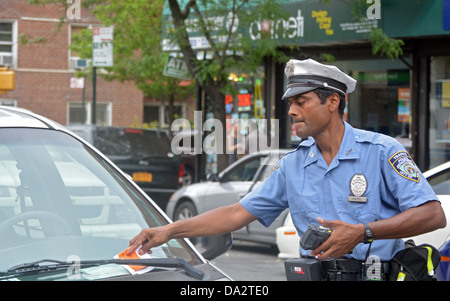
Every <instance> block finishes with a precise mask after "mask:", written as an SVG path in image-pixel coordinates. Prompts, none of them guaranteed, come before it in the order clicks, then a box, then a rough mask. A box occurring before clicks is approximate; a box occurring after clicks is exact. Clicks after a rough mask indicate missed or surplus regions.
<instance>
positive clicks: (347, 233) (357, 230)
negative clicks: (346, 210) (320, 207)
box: [311, 217, 364, 259]
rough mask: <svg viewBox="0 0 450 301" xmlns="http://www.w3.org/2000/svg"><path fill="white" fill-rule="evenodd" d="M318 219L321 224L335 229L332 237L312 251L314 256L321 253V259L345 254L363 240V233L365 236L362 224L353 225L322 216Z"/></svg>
mask: <svg viewBox="0 0 450 301" xmlns="http://www.w3.org/2000/svg"><path fill="white" fill-rule="evenodd" d="M318 221H319V223H320V224H321V225H323V226H325V227H328V228H332V229H333V233H332V234H331V235H330V237H329V238H328V239H327V240H326V241H325V242H324V243H323V244H322V245H320V246H319V247H318V248H317V249H315V250H314V251H312V252H311V255H312V256H316V255H319V256H320V257H319V258H320V259H327V258H337V257H339V256H342V255H345V254H347V253H349V252H350V251H351V250H353V248H354V247H355V246H356V245H357V244H358V243H360V242H361V235H362V237H364V227H363V226H362V225H361V224H359V225H352V224H349V223H345V222H342V221H338V220H336V221H327V220H324V219H322V218H320V217H319V218H318ZM322 252H323V253H322Z"/></svg>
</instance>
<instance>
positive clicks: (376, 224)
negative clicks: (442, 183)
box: [312, 143, 447, 258]
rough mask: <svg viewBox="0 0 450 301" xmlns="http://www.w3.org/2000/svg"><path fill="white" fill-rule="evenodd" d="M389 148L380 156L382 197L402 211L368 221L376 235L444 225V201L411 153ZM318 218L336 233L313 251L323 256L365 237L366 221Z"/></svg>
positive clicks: (420, 231) (415, 232)
mask: <svg viewBox="0 0 450 301" xmlns="http://www.w3.org/2000/svg"><path fill="white" fill-rule="evenodd" d="M386 149H388V150H387V151H386V157H384V158H380V159H382V161H384V164H382V170H381V171H380V172H381V173H382V175H383V178H384V183H386V187H383V189H382V190H383V193H384V195H381V198H382V199H383V200H384V202H388V206H389V207H390V208H394V207H396V208H398V212H399V213H398V214H396V215H394V216H391V217H388V218H384V219H379V220H377V221H373V222H369V223H368V225H369V227H370V229H371V231H372V234H373V236H374V238H375V239H397V238H405V237H411V236H416V235H420V234H423V233H426V232H430V231H434V230H436V229H439V228H444V227H445V226H446V224H447V221H446V218H445V214H444V211H443V209H442V207H441V204H440V202H439V201H438V199H437V196H436V194H435V193H434V191H433V189H432V188H431V186H430V185H429V184H428V182H427V180H426V179H425V177H424V176H423V175H422V173H421V172H420V170H419V169H418V168H417V166H416V164H415V163H414V162H413V160H412V158H411V156H410V155H409V154H408V153H407V152H406V151H405V150H404V149H402V148H401V146H399V145H396V144H395V143H394V144H391V145H390V147H387V148H386ZM380 188H381V187H380ZM319 222H320V223H321V224H322V225H324V226H326V227H330V228H333V234H332V235H331V236H330V238H329V239H328V240H327V241H325V242H324V243H323V244H322V245H321V246H320V247H319V248H317V249H316V250H314V251H313V253H312V255H316V254H320V253H321V252H324V253H323V254H322V255H321V256H323V258H327V257H338V256H341V255H344V254H347V253H348V252H349V251H351V250H352V249H353V248H354V247H355V246H356V245H357V244H358V243H361V242H363V240H364V226H363V224H356V225H351V224H348V223H345V222H342V221H324V220H322V219H320V218H319Z"/></svg>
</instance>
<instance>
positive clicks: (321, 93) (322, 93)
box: [314, 88, 345, 117]
mask: <svg viewBox="0 0 450 301" xmlns="http://www.w3.org/2000/svg"><path fill="white" fill-rule="evenodd" d="M314 92H316V94H317V96H318V97H319V99H320V101H321V103H322V104H324V103H325V101H326V100H327V98H328V97H330V96H331V95H333V94H334V93H337V95H339V100H340V102H339V115H341V117H342V116H344V110H345V96H344V95H342V94H341V93H338V92H336V91H333V90H330V89H324V88H317V89H315V90H314Z"/></svg>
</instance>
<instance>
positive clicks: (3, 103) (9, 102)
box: [0, 99, 17, 107]
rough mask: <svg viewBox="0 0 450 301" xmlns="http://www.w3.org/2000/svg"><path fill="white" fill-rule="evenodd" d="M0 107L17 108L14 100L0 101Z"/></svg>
mask: <svg viewBox="0 0 450 301" xmlns="http://www.w3.org/2000/svg"><path fill="white" fill-rule="evenodd" d="M0 106H8V107H17V100H15V99H0Z"/></svg>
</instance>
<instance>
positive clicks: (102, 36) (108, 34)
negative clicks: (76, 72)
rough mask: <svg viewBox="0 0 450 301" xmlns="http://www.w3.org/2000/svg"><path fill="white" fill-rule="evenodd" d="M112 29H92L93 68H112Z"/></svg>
mask: <svg viewBox="0 0 450 301" xmlns="http://www.w3.org/2000/svg"><path fill="white" fill-rule="evenodd" d="M113 31H114V30H113V27H94V28H93V29H92V33H93V34H92V65H93V66H94V67H112V66H113Z"/></svg>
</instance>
